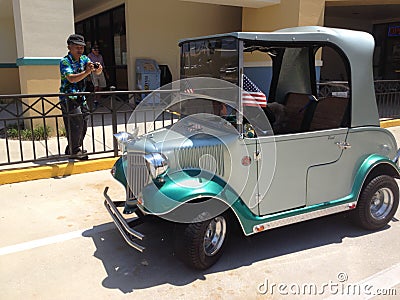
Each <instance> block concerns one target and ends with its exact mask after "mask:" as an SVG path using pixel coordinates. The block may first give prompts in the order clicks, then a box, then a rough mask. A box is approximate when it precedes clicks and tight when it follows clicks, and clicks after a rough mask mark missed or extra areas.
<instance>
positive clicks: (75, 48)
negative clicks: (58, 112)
mask: <svg viewBox="0 0 400 300" xmlns="http://www.w3.org/2000/svg"><path fill="white" fill-rule="evenodd" d="M67 44H68V50H69V52H68V54H67V55H66V56H65V57H63V58H62V59H61V61H60V73H61V86H60V93H65V94H73V93H77V92H84V91H85V89H86V86H85V78H86V77H87V76H88V75H90V74H92V73H95V74H98V75H99V74H101V73H102V70H103V67H102V66H101V65H100V64H94V63H93V62H91V61H90V59H89V58H88V57H87V56H86V55H83V53H84V50H85V46H86V43H85V39H84V38H83V36H81V35H79V34H72V35H70V36H69V37H68V40H67ZM60 103H61V109H62V112H63V119H64V125H65V129H66V132H67V139H68V146H67V148H66V149H65V154H67V155H70V157H71V158H77V159H88V156H87V154H86V152H84V151H83V149H82V145H83V139H84V137H85V134H86V130H87V115H86V113H87V111H88V106H87V103H86V99H85V96H81V95H79V96H78V95H66V96H64V95H63V96H60Z"/></svg>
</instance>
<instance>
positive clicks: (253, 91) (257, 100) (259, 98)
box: [242, 74, 267, 107]
mask: <svg viewBox="0 0 400 300" xmlns="http://www.w3.org/2000/svg"><path fill="white" fill-rule="evenodd" d="M242 103H243V106H261V107H266V106H267V96H265V94H264V93H263V92H262V91H261V90H260V89H259V88H258V87H257V86H256V85H255V84H254V82H252V81H251V80H250V79H249V78H248V77H247V76H246V75H244V74H243V91H242Z"/></svg>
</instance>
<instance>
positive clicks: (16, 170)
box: [0, 120, 400, 185]
mask: <svg viewBox="0 0 400 300" xmlns="http://www.w3.org/2000/svg"><path fill="white" fill-rule="evenodd" d="M139 125H140V126H139V127H140V131H141V132H144V130H145V129H144V125H143V124H139ZM159 125H161V124H159ZM157 127H158V126H157ZM381 127H384V128H387V129H388V130H389V131H390V132H392V134H393V135H394V137H395V138H396V141H397V145H398V147H400V120H388V121H382V122H381ZM151 129H152V128H147V130H151ZM118 131H125V125H123V124H121V125H118ZM112 139H113V135H112V128H111V126H105V127H104V130H103V127H99V126H93V127H89V128H88V132H87V135H86V138H85V145H84V146H85V149H88V152H89V153H90V152H94V151H95V149H104V151H106V150H112V149H113V148H112V147H113V141H112ZM92 141H95V142H94V143H92ZM9 142H12V143H11V144H13V143H14V142H15V145H11V146H9V148H10V149H11V148H12V149H16V150H15V151H14V152H13V153H12V154H10V155H13V157H18V155H21V153H20V148H19V147H20V146H19V141H9ZM34 143H35V147H37V148H35V149H37V155H38V156H39V157H40V155H42V156H45V144H44V142H43V141H36V142H34ZM32 144H33V142H32V141H24V142H22V147H23V150H25V151H26V152H24V153H31V155H33V154H32V152H33V151H32V148H33V146H32ZM66 145H67V140H66V138H60V148H61V149H60V151H63V149H65V147H66ZM47 146H48V149H49V152H50V153H54V159H53V160H48V161H40V162H35V163H21V164H14V165H8V166H3V167H0V185H1V184H9V183H15V182H22V181H29V180H36V179H45V178H55V177H65V176H69V175H73V174H81V173H88V172H94V171H100V170H107V169H111V168H112V166H113V165H114V163H115V161H116V160H117V159H118V158H115V157H111V158H110V153H104V154H94V155H90V159H89V160H87V161H77V160H71V159H68V158H67V157H59V156H58V153H59V151H58V143H57V139H55V138H53V139H49V140H48V141H47ZM0 153H4V155H6V152H5V142H4V141H0ZM32 157H33V156H32ZM3 159H4V157H3ZM0 161H1V159H0Z"/></svg>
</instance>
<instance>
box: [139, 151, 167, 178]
mask: <svg viewBox="0 0 400 300" xmlns="http://www.w3.org/2000/svg"><path fill="white" fill-rule="evenodd" d="M144 159H145V160H146V166H147V169H148V170H149V173H150V175H151V177H152V178H153V179H156V178H157V177H158V176H161V175H163V174H165V172H167V170H168V159H167V158H166V157H165V155H164V154H162V153H150V154H146V155H145V156H144Z"/></svg>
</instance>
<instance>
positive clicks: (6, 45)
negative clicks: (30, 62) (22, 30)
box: [0, 0, 17, 63]
mask: <svg viewBox="0 0 400 300" xmlns="http://www.w3.org/2000/svg"><path fill="white" fill-rule="evenodd" d="M1 4H2V6H1V10H2V12H1V13H0V41H1V46H0V49H1V51H0V63H15V60H16V59H17V44H16V41H15V29H14V18H13V10H12V2H11V1H8V0H7V1H4V0H3V2H2V3H1Z"/></svg>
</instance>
